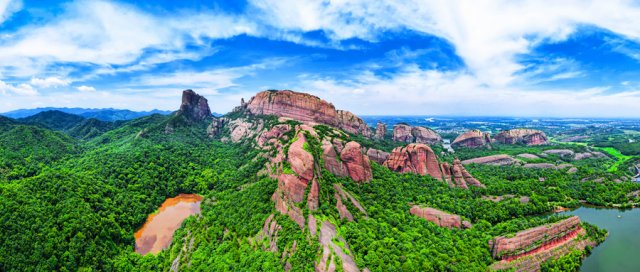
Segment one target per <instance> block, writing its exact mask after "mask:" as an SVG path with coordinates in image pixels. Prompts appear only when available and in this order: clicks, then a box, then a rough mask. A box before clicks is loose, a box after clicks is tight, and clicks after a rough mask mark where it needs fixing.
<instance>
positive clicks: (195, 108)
mask: <svg viewBox="0 0 640 272" xmlns="http://www.w3.org/2000/svg"><path fill="white" fill-rule="evenodd" d="M176 115H182V116H184V117H185V118H187V119H188V120H192V121H202V120H204V119H206V118H207V117H211V109H209V103H207V99H206V98H204V97H203V96H201V95H198V94H197V93H195V92H194V91H192V90H184V91H183V92H182V104H180V110H178V112H176Z"/></svg>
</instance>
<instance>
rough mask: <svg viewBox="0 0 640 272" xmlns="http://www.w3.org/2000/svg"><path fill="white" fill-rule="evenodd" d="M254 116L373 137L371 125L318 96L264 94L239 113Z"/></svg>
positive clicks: (259, 95)
mask: <svg viewBox="0 0 640 272" xmlns="http://www.w3.org/2000/svg"><path fill="white" fill-rule="evenodd" d="M236 110H242V111H246V112H247V113H249V114H254V115H275V116H279V117H287V118H291V119H294V120H297V121H300V122H311V123H319V124H325V125H330V126H333V127H336V128H339V129H342V130H344V131H346V132H349V133H353V134H360V135H363V136H365V137H370V136H371V135H372V132H371V129H370V128H369V127H368V126H367V124H366V123H365V122H364V121H363V120H362V119H360V118H359V117H357V116H356V115H354V114H353V113H351V112H348V111H343V110H336V108H335V107H334V106H333V104H331V103H329V102H327V101H325V100H322V99H320V98H319V97H317V96H314V95H310V94H306V93H299V92H294V91H289V90H285V91H263V92H260V93H258V94H256V95H255V96H254V97H252V98H251V99H250V100H249V102H247V103H244V104H242V105H241V106H240V107H239V108H238V109H236Z"/></svg>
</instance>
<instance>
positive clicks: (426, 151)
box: [383, 144, 442, 179]
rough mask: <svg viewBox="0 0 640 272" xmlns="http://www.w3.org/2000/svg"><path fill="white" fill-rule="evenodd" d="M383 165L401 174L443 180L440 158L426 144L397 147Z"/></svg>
mask: <svg viewBox="0 0 640 272" xmlns="http://www.w3.org/2000/svg"><path fill="white" fill-rule="evenodd" d="M383 165H384V166H386V167H387V168H389V169H390V170H392V171H395V172H399V173H415V174H419V175H423V176H425V175H430V176H432V177H434V178H436V179H441V178H442V173H441V172H440V167H439V165H438V158H437V156H436V154H435V153H433V150H431V148H430V147H429V146H427V145H425V144H409V145H407V146H405V147H396V148H394V149H393V151H391V155H389V158H388V159H387V160H386V161H385V162H384V164H383Z"/></svg>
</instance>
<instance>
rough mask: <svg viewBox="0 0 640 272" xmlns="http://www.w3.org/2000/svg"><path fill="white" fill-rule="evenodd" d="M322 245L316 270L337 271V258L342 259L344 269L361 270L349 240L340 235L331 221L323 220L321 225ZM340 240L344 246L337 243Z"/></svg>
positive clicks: (349, 271) (347, 271) (351, 271)
mask: <svg viewBox="0 0 640 272" xmlns="http://www.w3.org/2000/svg"><path fill="white" fill-rule="evenodd" d="M319 239H320V246H321V247H322V256H321V258H320V260H319V261H318V262H316V264H315V269H316V271H336V263H338V262H336V259H335V258H339V259H340V263H342V271H345V272H359V271H360V269H358V266H357V265H356V262H355V260H354V259H353V253H352V252H351V249H350V248H349V244H348V243H347V241H346V240H345V239H344V238H342V237H341V236H339V234H338V232H337V230H336V226H334V225H333V224H331V222H329V221H323V222H322V223H321V226H320V236H319ZM336 241H339V243H340V244H342V246H340V245H338V244H336Z"/></svg>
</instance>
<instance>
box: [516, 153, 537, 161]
mask: <svg viewBox="0 0 640 272" xmlns="http://www.w3.org/2000/svg"><path fill="white" fill-rule="evenodd" d="M517 157H519V158H523V159H529V160H535V159H539V158H540V157H538V156H537V155H534V154H528V153H523V154H518V155H517Z"/></svg>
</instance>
